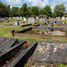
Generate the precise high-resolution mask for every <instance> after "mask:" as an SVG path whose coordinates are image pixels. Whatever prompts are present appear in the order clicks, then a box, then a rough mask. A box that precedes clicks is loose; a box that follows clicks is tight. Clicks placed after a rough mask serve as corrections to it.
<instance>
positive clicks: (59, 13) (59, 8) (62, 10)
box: [54, 4, 65, 17]
mask: <svg viewBox="0 0 67 67" xmlns="http://www.w3.org/2000/svg"><path fill="white" fill-rule="evenodd" d="M54 13H55V14H56V16H57V17H62V16H63V15H64V13H65V7H64V5H63V4H58V5H56V6H55V9H54Z"/></svg>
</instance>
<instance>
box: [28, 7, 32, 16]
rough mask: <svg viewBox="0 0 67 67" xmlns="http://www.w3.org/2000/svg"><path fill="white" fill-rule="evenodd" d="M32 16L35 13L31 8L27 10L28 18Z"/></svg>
mask: <svg viewBox="0 0 67 67" xmlns="http://www.w3.org/2000/svg"><path fill="white" fill-rule="evenodd" d="M32 15H33V11H32V9H31V7H28V9H27V16H28V17H31V16H32Z"/></svg>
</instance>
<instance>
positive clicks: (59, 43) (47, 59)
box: [0, 18, 67, 67]
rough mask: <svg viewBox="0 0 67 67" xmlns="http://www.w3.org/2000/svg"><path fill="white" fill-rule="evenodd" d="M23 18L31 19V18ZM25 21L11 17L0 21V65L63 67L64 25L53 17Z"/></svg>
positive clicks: (64, 49) (65, 44)
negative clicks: (61, 66) (60, 66)
mask: <svg viewBox="0 0 67 67" xmlns="http://www.w3.org/2000/svg"><path fill="white" fill-rule="evenodd" d="M8 19H9V18H8ZM26 20H28V21H29V20H30V22H32V20H31V18H30V19H26ZM43 20H44V19H43ZM28 21H26V22H24V21H22V19H21V20H18V21H17V20H16V18H15V20H14V18H12V19H11V20H9V22H8V23H7V21H6V20H4V22H1V23H0V35H1V36H0V66H1V67H4V66H5V67H10V66H11V67H19V65H20V67H41V66H43V67H44V66H45V67H48V66H50V67H52V66H53V67H55V66H56V67H59V65H63V66H67V65H66V64H67V59H66V56H67V55H66V50H67V48H66V46H67V32H66V31H67V26H66V25H67V24H63V23H62V21H57V20H55V21H54V19H53V20H52V21H50V22H48V21H47V20H46V21H44V22H41V20H39V22H37V21H36V20H35V22H34V23H28ZM18 22H19V23H18ZM34 42H35V43H34ZM30 44H32V45H30ZM62 53H63V54H62ZM8 56H9V57H8ZM61 58H62V59H61Z"/></svg>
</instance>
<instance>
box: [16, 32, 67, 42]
mask: <svg viewBox="0 0 67 67" xmlns="http://www.w3.org/2000/svg"><path fill="white" fill-rule="evenodd" d="M15 36H17V37H26V38H34V39H44V40H45V39H53V40H57V41H58V40H67V36H48V35H44V34H25V33H23V34H22V33H15Z"/></svg>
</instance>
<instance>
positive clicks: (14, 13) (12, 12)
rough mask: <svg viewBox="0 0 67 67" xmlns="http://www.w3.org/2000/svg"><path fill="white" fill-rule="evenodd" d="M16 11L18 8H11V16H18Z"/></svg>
mask: <svg viewBox="0 0 67 67" xmlns="http://www.w3.org/2000/svg"><path fill="white" fill-rule="evenodd" d="M18 11H19V8H18V7H12V9H11V11H10V12H11V16H18Z"/></svg>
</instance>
